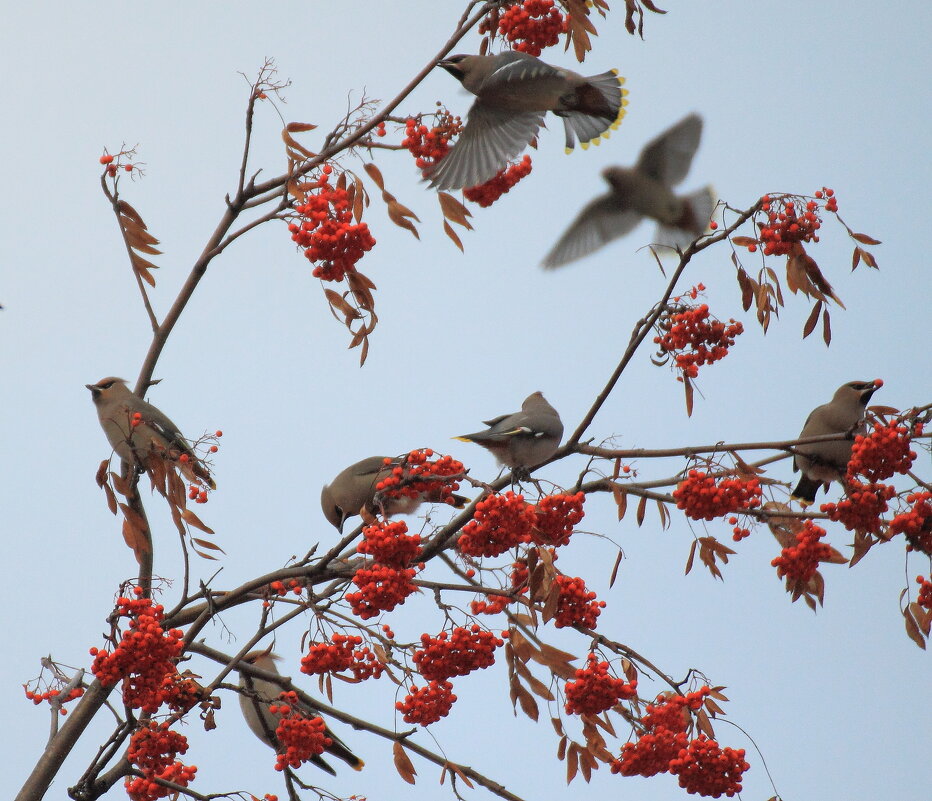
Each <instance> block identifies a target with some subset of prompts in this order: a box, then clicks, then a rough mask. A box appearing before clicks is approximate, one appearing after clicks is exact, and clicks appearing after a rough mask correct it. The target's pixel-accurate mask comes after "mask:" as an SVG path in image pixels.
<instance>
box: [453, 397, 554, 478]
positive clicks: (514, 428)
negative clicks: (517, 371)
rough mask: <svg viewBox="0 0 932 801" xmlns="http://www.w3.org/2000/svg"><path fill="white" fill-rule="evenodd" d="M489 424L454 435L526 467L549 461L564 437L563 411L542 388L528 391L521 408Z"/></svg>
mask: <svg viewBox="0 0 932 801" xmlns="http://www.w3.org/2000/svg"><path fill="white" fill-rule="evenodd" d="M483 422H484V423H485V424H486V425H487V426H488V428H487V429H486V430H485V431H477V432H476V433H475V434H463V435H462V436H459V437H454V439H458V440H461V441H462V442H474V443H476V445H481V446H482V447H483V448H486V449H487V450H489V451H491V452H492V453H493V454H494V455H495V458H496V459H498V461H499V462H500V463H502V464H504V465H507V466H508V467H511V468H516V469H518V470H527V469H528V468H531V467H536V466H537V465H539V464H541V463H543V462H545V461H547V459H549V458H550V457H551V456H553V454H554V453H556V451H557V448H559V447H560V440H561V439H562V438H563V422H562V421H561V420H560V415H559V413H558V412H557V410H556V409H554V408H553V406H551V405H550V404H549V403H547V401H546V400H544V396H543V395H542V394H541V393H540V392H535V393H534V394H533V395H528V397H527V398H526V399H525V401H524V403H522V404H521V411H520V412H515V413H514V414H503V415H501V416H500V417H495V418H493V419H492V420H484V421H483Z"/></svg>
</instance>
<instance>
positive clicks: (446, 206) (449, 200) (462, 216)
mask: <svg viewBox="0 0 932 801" xmlns="http://www.w3.org/2000/svg"><path fill="white" fill-rule="evenodd" d="M437 199H438V200H439V201H440V210H441V211H442V212H443V216H444V217H446V218H447V219H448V220H450V222H455V223H456V224H457V225H462V226H463V227H464V228H466V229H468V230H470V231H471V230H472V225H470V224H469V220H468V219H467V218H468V217H472V214H471V213H470V211H469V209H467V208H466V207H465V206H464V205H463V204H462V203H460V202H459V201H458V200H457V199H456V198H455V197H453V195H451V194H449V193H448V192H438V193H437Z"/></svg>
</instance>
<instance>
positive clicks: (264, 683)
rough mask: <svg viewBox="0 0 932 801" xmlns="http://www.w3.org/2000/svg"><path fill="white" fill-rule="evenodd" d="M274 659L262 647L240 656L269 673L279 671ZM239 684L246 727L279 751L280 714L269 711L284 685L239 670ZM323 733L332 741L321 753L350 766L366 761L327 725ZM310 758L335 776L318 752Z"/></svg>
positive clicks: (307, 710)
mask: <svg viewBox="0 0 932 801" xmlns="http://www.w3.org/2000/svg"><path fill="white" fill-rule="evenodd" d="M277 659H278V657H277V656H275V654H272V653H269V651H267V650H265V651H251V652H250V653H248V654H246V655H245V656H244V657H243V658H242V661H243V662H247V663H249V664H251V665H254V666H255V667H257V668H260V669H261V670H266V671H268V672H269V673H275V674H278V668H276V667H275V660H277ZM239 686H240V688H242V689H243V690H244V692H242V693H240V695H239V706H240V710H241V711H242V713H243V717H244V718H245V720H246V725H247V726H249V729H250V730H251V731H252V733H253V734H255V735H256V737H258V738H259V739H260V740H262V742H264V743H265V744H266V745H267V746H269V747H270V748H272V749H274V750H275V751H276V753H279V752H281V750H282V749H281V746H280V745H279V742H278V739H277V738H276V736H275V729H276V728H277V727H278V721H279V720H280V718H279V717H278V716H276V715H273V714H272V713H271V712H270V711H269V704H270V703H274V702H275V701H277V700H278V697H279V695H281V693H282V689H283V688H282V687H281V686H280V685H278V684H275V683H274V682H272V681H268V680H267V679H260V678H258V677H254V676H248V675H247V674H245V673H242V672H241V673H240V675H239ZM300 708H301V710H302V711H303V712H304V713H305V714H306V715H308V717H312V718H313V717H318V715H319V713H318V712H317V710H316V709H311V708H310V707H308V706H306V705H304V704H301V706H300ZM325 733H326V735H327V737H329V738H330V739H331V740H332V742H331V744H330V745H329V746H327V747H326V748H325V749H324V753H325V754H330V755H331V756H334V757H336V758H337V759H342V760H343V761H344V762H345V763H346V764H347V765H349V766H350V767H351V768H352V769H353V770H362V768H363V765H364V764H365V763H364V762H363V761H362V760H361V759H360V758H359V757H357V756H356V755H355V754H354V753H353V752H352V751H350V750H349V748H348V747H347V746H346V744H345V743H344V742H343V741H342V740H341V739H340V738H339V737H337V736H336V735H335V734H334V733H333V732H332V731H330V729H329V728H327V729H326V732H325ZM311 762H313V763H314V764H315V765H316V766H317V767H319V768H320V769H321V770H325V771H326V772H327V773H329V774H331V775H332V776H336V771H335V770H334V769H333V768H332V767H331V766H330V765H329V764H328V763H327V762H326V760H324V759H323V758H322V757H321V756H320V755H315V756H313V757H311Z"/></svg>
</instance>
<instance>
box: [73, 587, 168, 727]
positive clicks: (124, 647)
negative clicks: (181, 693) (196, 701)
mask: <svg viewBox="0 0 932 801" xmlns="http://www.w3.org/2000/svg"><path fill="white" fill-rule="evenodd" d="M134 592H135V593H136V595H137V596H140V595H141V594H142V588H141V587H135V588H134ZM116 614H117V615H119V616H120V617H126V618H129V625H128V628H127V630H126V631H124V632H123V634H122V637H121V640H120V644H119V645H118V646H117V647H116V648H115V649H114V650H113V651H112V652H109V651H101V650H98V649H97V648H91V649H90V654H91V656H93V657H94V662H93V664H92V665H91V670H92V671H93V673H94V675H95V676H96V677H97V678H98V679H99V680H100V682H101V684H103V685H104V686H106V687H112V686H113V685H114V684H116V683H117V682H118V681H119V680H121V679H122V680H123V702H124V703H125V704H126V705H127V706H130V707H133V708H135V709H141V710H142V711H143V712H145V713H147V714H153V713H155V711H156V710H157V709H158V708H159V707H160V706H161V705H162V704H163V703H164V702H165V700H166V696H165V695H164V693H165V687H164V685H163V680H164V679H165V677H166V676H168V675H174V674H175V673H176V672H177V669H176V667H175V660H176V659H177V657H178V656H179V655H180V654H181V651H182V637H183V635H182V632H181V631H179V630H178V629H170V630H169V631H164V630H163V629H162V625H161V620H162V616H163V614H164V609H163V608H162V606H160V605H154V604H153V603H152V601H151V600H150V599H149V598H142V597H137V598H133V599H130V598H118V599H117V610H116Z"/></svg>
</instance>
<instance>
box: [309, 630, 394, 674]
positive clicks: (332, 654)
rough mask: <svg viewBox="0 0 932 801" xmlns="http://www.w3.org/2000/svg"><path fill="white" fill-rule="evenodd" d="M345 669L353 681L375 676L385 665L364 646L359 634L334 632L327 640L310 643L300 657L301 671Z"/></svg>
mask: <svg viewBox="0 0 932 801" xmlns="http://www.w3.org/2000/svg"><path fill="white" fill-rule="evenodd" d="M344 670H349V671H351V672H352V674H353V678H354V679H355V680H356V681H363V680H364V679H370V678H376V679H377V678H378V677H379V676H381V675H382V671H383V670H384V666H383V665H382V663H381V662H379V660H378V659H376V656H375V654H374V653H373V652H372V649H371V648H370V647H369V646H368V645H367V646H365V647H363V645H362V637H360V636H358V635H345V634H334V635H332V636H331V637H330V642H315V643H312V644H311V647H310V648H309V649H308V652H307V654H306V655H305V656H304V657H303V658H302V659H301V672H302V673H307V674H308V675H314V674H316V673H340V672H342V671H344Z"/></svg>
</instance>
